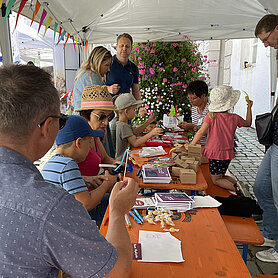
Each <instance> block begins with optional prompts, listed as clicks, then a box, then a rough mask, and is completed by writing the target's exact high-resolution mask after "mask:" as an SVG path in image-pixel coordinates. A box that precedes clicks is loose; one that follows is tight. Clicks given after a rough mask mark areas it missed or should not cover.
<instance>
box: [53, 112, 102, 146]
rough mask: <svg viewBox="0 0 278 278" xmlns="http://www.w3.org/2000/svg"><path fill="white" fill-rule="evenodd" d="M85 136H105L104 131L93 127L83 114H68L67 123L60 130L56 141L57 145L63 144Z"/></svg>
mask: <svg viewBox="0 0 278 278" xmlns="http://www.w3.org/2000/svg"><path fill="white" fill-rule="evenodd" d="M85 136H90V137H103V136H104V131H103V130H94V129H92V128H91V126H90V125H89V124H88V122H87V121H86V120H85V119H84V118H83V117H81V116H78V115H68V120H67V122H66V125H65V126H64V127H63V128H62V129H60V130H59V132H58V134H57V137H56V139H55V143H56V145H62V144H66V143H69V142H72V141H75V140H76V139H77V138H79V137H80V138H82V137H85Z"/></svg>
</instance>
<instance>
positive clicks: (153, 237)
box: [139, 231, 184, 263]
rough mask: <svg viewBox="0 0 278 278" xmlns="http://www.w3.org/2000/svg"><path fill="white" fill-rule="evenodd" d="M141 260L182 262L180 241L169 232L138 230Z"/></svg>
mask: <svg viewBox="0 0 278 278" xmlns="http://www.w3.org/2000/svg"><path fill="white" fill-rule="evenodd" d="M139 243H141V249H142V260H140V261H141V262H176V263H179V262H184V259H183V257H182V252H181V241H180V240H178V239H177V238H175V237H174V236H172V235H171V233H169V232H164V233H161V232H152V231H139Z"/></svg>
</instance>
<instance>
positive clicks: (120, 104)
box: [115, 93, 142, 110]
mask: <svg viewBox="0 0 278 278" xmlns="http://www.w3.org/2000/svg"><path fill="white" fill-rule="evenodd" d="M139 104H142V100H136V99H135V97H134V96H133V95H132V94H129V93H126V94H121V95H119V96H118V97H117V98H116V100H115V106H116V107H117V109H119V110H122V109H125V108H128V107H130V106H133V105H139Z"/></svg>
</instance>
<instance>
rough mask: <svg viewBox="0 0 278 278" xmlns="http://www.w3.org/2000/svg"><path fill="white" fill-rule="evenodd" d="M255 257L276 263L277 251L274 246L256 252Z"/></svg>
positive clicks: (277, 258) (277, 261) (277, 259)
mask: <svg viewBox="0 0 278 278" xmlns="http://www.w3.org/2000/svg"><path fill="white" fill-rule="evenodd" d="M256 257H257V259H259V260H260V261H263V262H267V263H278V252H277V251H275V250H274V248H270V249H268V250H264V251H260V252H257V253H256Z"/></svg>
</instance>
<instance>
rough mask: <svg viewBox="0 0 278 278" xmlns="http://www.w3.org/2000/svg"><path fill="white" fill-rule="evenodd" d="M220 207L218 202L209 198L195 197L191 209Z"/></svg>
mask: <svg viewBox="0 0 278 278" xmlns="http://www.w3.org/2000/svg"><path fill="white" fill-rule="evenodd" d="M220 205H221V203H220V202H218V201H217V200H215V199H214V198H212V197H211V196H209V195H208V196H195V197H194V203H193V204H192V208H217V207H219V206H220Z"/></svg>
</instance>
